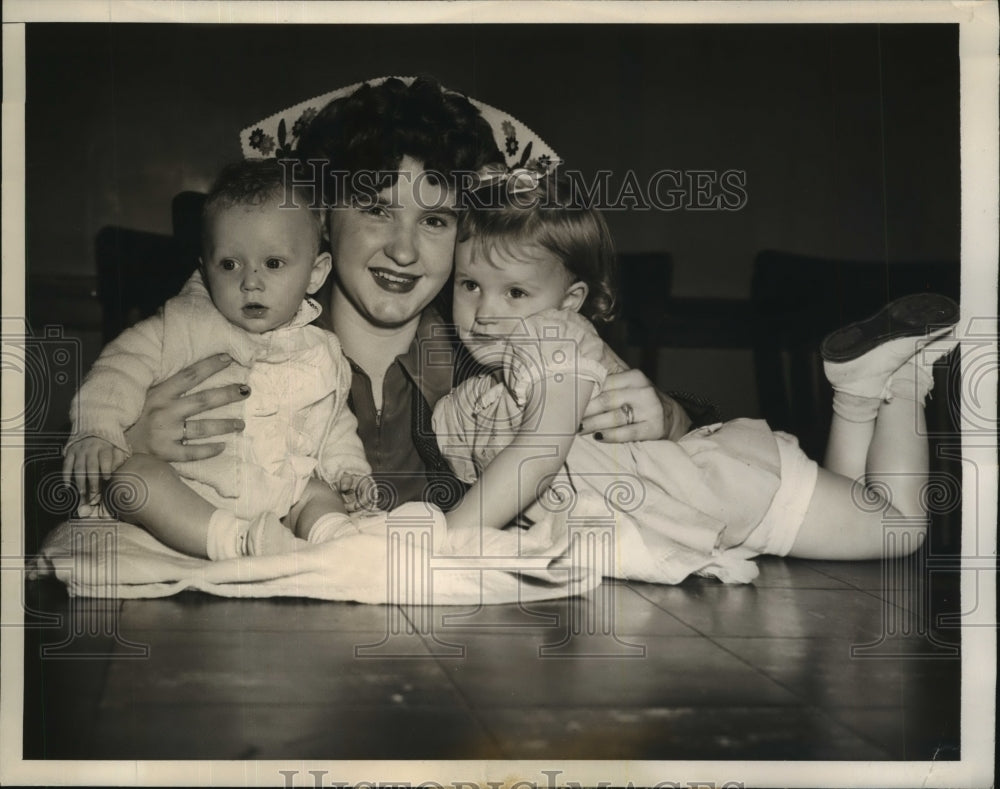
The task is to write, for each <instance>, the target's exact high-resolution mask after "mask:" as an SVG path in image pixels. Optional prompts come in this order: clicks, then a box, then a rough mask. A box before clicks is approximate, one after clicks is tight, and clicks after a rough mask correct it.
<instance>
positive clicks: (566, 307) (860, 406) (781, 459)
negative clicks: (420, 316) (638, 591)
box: [433, 172, 958, 582]
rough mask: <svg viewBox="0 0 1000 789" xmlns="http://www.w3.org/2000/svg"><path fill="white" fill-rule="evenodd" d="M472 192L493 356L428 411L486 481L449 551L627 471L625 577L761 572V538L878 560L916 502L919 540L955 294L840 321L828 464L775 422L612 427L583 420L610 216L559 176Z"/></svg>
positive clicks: (608, 262) (462, 269)
mask: <svg viewBox="0 0 1000 789" xmlns="http://www.w3.org/2000/svg"><path fill="white" fill-rule="evenodd" d="M476 198H477V199H476V201H475V202H476V203H478V207H474V208H473V210H470V211H469V212H468V213H467V214H466V215H465V216H464V217H463V220H462V227H461V230H460V235H459V244H458V246H457V248H456V260H455V283H454V321H455V324H456V326H457V330H458V334H459V337H460V338H461V340H462V342H463V344H464V345H465V346H466V347H467V348H468V350H469V352H470V353H471V354H472V356H473V357H474V358H475V360H476V361H477V362H478V363H479V364H480V365H482V366H483V367H485V368H486V370H487V373H486V374H484V375H480V376H477V377H473V378H470V379H467V380H466V381H464V382H463V383H462V384H461V385H459V386H458V387H457V388H456V389H455V390H453V391H452V393H451V394H449V395H448V396H447V397H445V398H444V399H443V400H441V401H440V402H439V403H438V405H437V407H436V408H435V410H434V419H433V424H434V430H435V433H436V435H437V437H438V442H439V444H440V447H441V450H442V452H443V453H444V455H445V457H447V458H448V460H449V462H450V463H451V465H452V467H453V468H454V470H455V472H456V474H457V475H458V476H459V477H460V478H461V479H463V480H464V481H466V482H475V483H476V484H475V485H474V486H473V487H472V488H471V489H470V491H469V492H468V493H467V494H466V496H465V498H464V500H463V501H462V503H461V504H460V505H459V506H458V507H457V508H456V509H455V510H453V511H452V512H450V513H448V516H447V521H448V540H449V542H450V543H451V545H452V549H453V550H454V549H455V547H456V546H460V545H469V544H474V541H475V540H476V539H478V538H479V533H478V530H479V528H480V524H482V525H483V526H487V527H493V528H502V527H504V526H505V525H507V524H508V523H510V522H511V521H512V520H513V519H514V518H515V517H517V516H518V514H519V513H522V512H523V511H524V510H525V508H526V507H528V506H529V505H531V504H532V503H533V502H535V501H536V500H539V504H541V505H542V506H543V509H544V508H548V509H550V510H551V509H552V508H553V505H554V506H555V507H557V508H558V507H563V508H565V507H564V505H563V504H560V499H563V498H564V496H563V494H562V493H561V492H560V491H567V490H570V489H572V490H575V491H576V493H577V495H578V496H579V497H580V500H581V501H584V500H587V497H588V496H590V500H591V501H597V502H599V503H600V504H601V506H602V507H603V502H605V501H608V500H609V499H612V498H616V497H618V498H619V499H620V497H621V493H622V485H626V486H628V487H629V488H630V489H629V490H628V491H627V493H626V496H625V498H626V499H631V502H630V503H629V506H625V507H621V508H620V509H621V510H622V511H619V512H617V513H616V514H615V518H616V533H615V537H616V540H615V553H616V556H615V561H616V562H617V567H616V570H615V572H616V574H617V575H619V576H621V577H628V578H634V579H638V580H649V581H667V582H678V581H680V580H682V579H683V578H684V577H686V576H687V575H688V574H690V573H699V574H704V575H714V576H716V577H719V578H721V579H722V580H726V581H747V580H750V579H752V578H753V577H754V575H756V567H755V566H754V565H753V563H752V562H749V561H748V559H749V558H750V557H752V556H755V555H758V554H764V553H768V554H776V555H779V556H785V555H791V556H800V557H807V558H827V559H833V558H837V559H868V558H877V557H880V556H882V555H883V529H882V528H881V526H882V517H883V514H887V515H889V516H898V517H904V518H906V519H907V520H906V521H905V522H906V524H907V526H908V527H912V528H913V529H914V530H915V532H916V534H915V539H914V540H913V541H912V542H911V543H908V544H910V545H912V547H916V544H918V543H919V541H920V540H922V539H923V537H924V535H925V532H926V514H925V511H924V507H923V504H922V501H921V489H922V488H923V486H924V484H925V483H926V476H927V462H928V461H927V447H926V438H925V436H926V430H924V429H923V402H924V399H925V397H926V395H927V393H928V391H929V390H930V388H931V386H932V384H933V378H932V375H931V370H930V365H931V364H932V363H933V361H934V360H935V359H937V358H940V357H941V356H942V355H944V354H945V353H947V352H948V351H949V350H951V349H952V348H953V347H954V345H955V341H954V339H952V337H951V335H950V334H948V332H949V327H950V326H951V325H952V324H954V323H955V322H956V321H957V319H958V308H957V306H956V305H955V304H954V303H953V302H952V301H950V300H949V299H946V298H944V297H942V296H936V295H933V294H930V295H917V296H910V297H906V298H903V299H900V300H898V301H896V302H893V303H892V304H890V305H889V306H888V307H886V308H884V309H883V310H882V311H881V312H880V313H878V314H877V315H876V316H874V317H873V318H871V319H869V320H867V321H864V322H861V323H858V324H854V325H852V326H850V327H848V328H846V329H842V330H840V331H838V332H835V333H834V334H832V335H830V336H829V337H827V339H826V340H825V341H824V344H823V348H822V352H823V355H824V357H825V359H826V360H827V361H826V362H825V370H826V374H827V377H828V378H829V380H830V382H831V384H832V385H833V387H834V416H833V423H832V427H831V436H830V451H829V453H828V457H827V463H826V467H825V468H819V467H818V466H817V464H816V463H815V462H814V461H812V460H810V459H809V458H807V457H806V456H805V454H804V453H803V452H802V451H801V449H799V446H798V442H797V441H796V439H795V438H794V437H792V436H790V435H787V434H785V433H780V432H774V431H771V430H770V429H769V428H768V426H767V424H766V423H765V422H763V421H760V420H750V419H738V420H735V421H732V422H727V423H724V424H717V425H712V426H709V427H706V428H701V429H698V430H695V431H693V432H691V433H689V434H687V435H686V436H684V437H683V438H681V439H680V440H679V441H677V442H671V441H657V442H643V443H632V444H617V445H613V444H604V443H602V442H601V441H600V440H599V437H598V436H593V437H592V436H584V435H580V436H578V435H576V431H577V425H578V423H579V417H580V415H581V414H582V413H583V412H584V409H585V406H586V404H587V402H588V399H589V398H592V397H594V396H596V395H597V394H598V393H599V392H600V389H601V385H602V383H603V381H604V378H605V376H606V375H607V374H608V373H610V372H615V371H618V370H620V369H622V364H621V362H620V360H618V358H617V357H616V356H615V355H614V354H613V353H612V352H611V351H610V350H609V349H608V348H607V346H606V345H605V344H604V343H603V342H602V341H601V339H600V338H599V337H598V335H597V333H596V331H595V330H594V327H593V324H592V323H591V321H599V320H605V319H607V318H608V316H609V315H610V314H611V311H612V308H613V305H614V294H613V291H612V272H613V264H614V259H615V256H614V249H613V247H612V243H611V240H610V235H609V232H608V229H607V226H606V225H605V223H604V220H603V218H602V217H601V215H600V214H599V213H598V212H597V211H594V210H591V209H588V208H585V207H583V206H581V205H580V204H578V202H577V201H576V200H575V199H574V197H573V195H572V194H571V185H570V184H569V183H568V182H567V181H565V180H561V179H558V178H556V177H553V176H548V177H545V178H541V179H539V178H538V177H537V176H533V175H531V174H530V173H528V174H526V173H525V172H520V173H517V172H515V173H514V174H512V175H508V176H504V177H501V178H500V179H499V182H498V183H495V184H494V185H493V186H492V187H491V188H489V189H488V190H487V191H486V192H485V193H484V192H482V191H480V192H477V193H476ZM623 410H624V411H625V416H626V418H628V416H629V414H628V407H627V406H625V407H623ZM615 488H617V491H616V490H615ZM588 491H589V493H588ZM592 494H596V495H597V496H599V497H600V499H594V496H593V495H592ZM859 505H864V506H859ZM900 542H901V541H897V542H896V543H894V544H895V545H896V546H897V548H896V549H895V550H903V549H901V548H899V547H898V546H899V545H900Z"/></svg>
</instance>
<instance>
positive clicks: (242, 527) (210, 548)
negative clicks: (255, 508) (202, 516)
mask: <svg viewBox="0 0 1000 789" xmlns="http://www.w3.org/2000/svg"><path fill="white" fill-rule="evenodd" d="M249 531H250V524H249V523H247V522H246V521H243V520H240V519H239V518H237V517H236V516H235V515H234V514H233V513H231V512H230V511H229V510H216V511H215V512H213V513H212V518H211V519H210V520H209V522H208V534H207V536H206V540H205V551H206V553H208V558H209V559H211V560H212V561H218V560H219V559H232V558H234V557H236V556H246V555H247V551H248V547H247V534H248V533H249Z"/></svg>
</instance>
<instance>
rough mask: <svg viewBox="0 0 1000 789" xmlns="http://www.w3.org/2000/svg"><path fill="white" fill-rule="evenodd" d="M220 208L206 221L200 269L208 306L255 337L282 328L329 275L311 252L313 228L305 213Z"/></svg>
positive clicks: (269, 207)
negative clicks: (213, 305)
mask: <svg viewBox="0 0 1000 789" xmlns="http://www.w3.org/2000/svg"><path fill="white" fill-rule="evenodd" d="M282 200H283V198H282V196H281V195H277V196H275V197H273V198H271V199H270V200H268V201H266V202H265V203H263V204H262V205H259V206H240V205H237V206H233V207H230V208H219V209H217V210H216V211H214V212H212V213H211V214H210V216H209V218H208V227H207V228H206V230H207V233H206V241H205V245H204V250H203V252H204V254H203V255H202V268H203V271H204V274H205V281H206V284H207V285H208V290H209V292H210V293H211V294H212V301H213V302H214V303H215V306H216V307H217V308H218V310H219V312H221V313H222V314H223V315H224V316H225V317H226V318H227V319H228V320H229V322H230V323H233V324H235V325H236V326H239V327H240V328H242V329H245V330H246V331H249V332H253V333H254V334H259V333H261V332H266V331H270V330H271V329H277V328H279V327H281V326H285V325H287V324H288V323H289V322H290V321H291V320H292V318H294V317H295V313H296V312H297V311H298V309H299V305H300V304H301V303H302V299H303V298H304V297H305V295H306V294H307V293H314V292H315V291H316V290H317V289H318V288H319V287H320V285H322V284H323V281H324V280H325V279H326V276H327V274H328V273H329V271H330V256H329V254H327V253H324V254H322V255H318V254H317V252H316V232H317V231H316V223H315V220H314V219H313V218H312V216H311V215H310V214H309V212H308V210H306V209H305V208H278V206H279V204H280V203H281V201H282Z"/></svg>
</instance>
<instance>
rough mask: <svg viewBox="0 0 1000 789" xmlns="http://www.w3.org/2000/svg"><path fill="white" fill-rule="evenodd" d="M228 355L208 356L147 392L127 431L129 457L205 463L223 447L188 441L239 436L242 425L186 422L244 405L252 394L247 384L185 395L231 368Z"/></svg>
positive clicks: (237, 421) (223, 421)
mask: <svg viewBox="0 0 1000 789" xmlns="http://www.w3.org/2000/svg"><path fill="white" fill-rule="evenodd" d="M232 361H233V360H232V357H230V356H229V355H228V354H220V355H218V356H210V357H209V358H208V359H202V360H201V361H200V362H195V363H194V364H192V365H191V366H190V367H185V368H184V369H183V370H181V371H180V372H179V373H176V374H174V375H172V376H170V378H168V379H167V380H165V381H163V382H161V383H159V384H157V385H156V386H153V387H151V388H150V390H149V391H148V392H147V393H146V404H145V406H144V407H143V409H142V413H141V414H140V415H139V420H138V421H137V422H136V423H135V424H134V425H132V427H130V428H129V429H128V430H126V431H125V438H126V439H128V443H129V447H131V449H132V452H133V453H139V452H142V453H145V454H147V455H153V456H154V457H157V458H159V459H160V460H165V461H168V462H176V461H180V460H203V459H205V458H210V457H213V456H215V455H218V454H219V453H220V452H222V450H223V449H224V448H225V445H224V444H222V443H211V444H188V443H186V440H187V439H191V438H208V437H210V436H221V435H225V434H227V433H239V432H240V431H242V430H243V428H244V426H245V425H244V423H243V420H242V419H188V417H191V416H194V415H195V414H200V413H203V412H204V411H208V410H211V409H212V408H218V407H219V406H223V405H227V404H228V403H235V402H237V401H238V400H243V399H244V398H246V397H247V396H248V395H249V394H250V387H249V386H246V385H245V384H231V385H229V386H220V387H218V388H217V389H205V390H203V391H201V392H196V393H195V394H192V395H186V396H185V394H184V393H185V392H187V391H188V390H189V389H191V388H193V387H195V386H197V385H198V384H200V383H201V382H202V381H204V380H206V379H208V378H210V377H212V376H213V375H215V374H216V373H217V372H219V371H220V370H224V369H225V368H226V367H228V366H229V365H230V364H232Z"/></svg>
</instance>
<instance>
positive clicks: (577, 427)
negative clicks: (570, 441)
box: [576, 422, 583, 433]
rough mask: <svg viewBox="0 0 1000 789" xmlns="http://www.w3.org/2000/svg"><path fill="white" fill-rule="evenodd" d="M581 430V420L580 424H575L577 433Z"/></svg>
mask: <svg viewBox="0 0 1000 789" xmlns="http://www.w3.org/2000/svg"><path fill="white" fill-rule="evenodd" d="M582 430H583V422H581V423H580V424H578V425H577V426H576V432H577V433H579V432H580V431H582Z"/></svg>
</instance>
